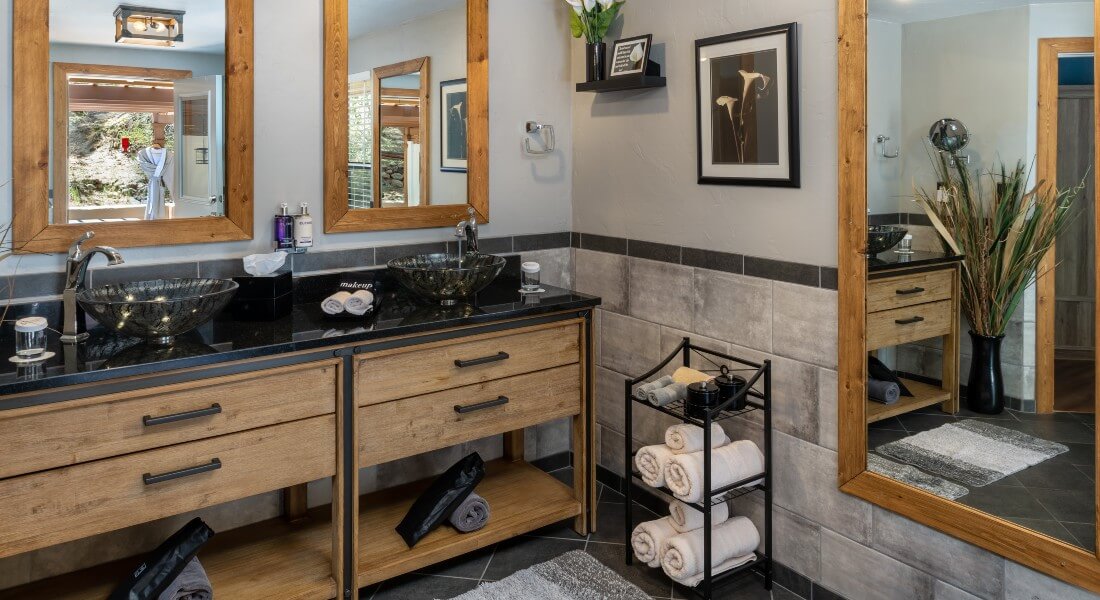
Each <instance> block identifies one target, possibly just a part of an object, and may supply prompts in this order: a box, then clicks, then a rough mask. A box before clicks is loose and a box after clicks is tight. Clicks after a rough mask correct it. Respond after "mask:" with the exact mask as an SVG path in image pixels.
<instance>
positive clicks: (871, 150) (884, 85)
mask: <svg viewBox="0 0 1100 600" xmlns="http://www.w3.org/2000/svg"><path fill="white" fill-rule="evenodd" d="M901 31H902V26H901V25H900V24H898V23H889V22H886V21H879V20H875V19H869V20H868V21H867V156H868V160H867V208H868V209H870V212H871V214H881V213H895V212H898V211H899V210H902V209H901V208H900V207H901V205H902V201H903V199H902V198H901V197H900V196H901V195H902V194H904V193H905V192H904V190H902V189H901V159H900V158H894V159H890V158H882V157H881V156H880V154H881V153H882V146H881V145H880V144H876V142H875V137H876V136H878V135H885V136H889V137H890V138H891V139H890V141H888V142H887V143H886V145H887V146H888V150H889V152H891V153H893V152H896V151H897V150H898V147H899V145H900V144H901V143H902V139H901V138H902V125H901V77H902V73H901Z"/></svg>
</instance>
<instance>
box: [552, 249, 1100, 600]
mask: <svg viewBox="0 0 1100 600" xmlns="http://www.w3.org/2000/svg"><path fill="white" fill-rule="evenodd" d="M586 237H587V236H586ZM632 244H633V242H631V245H632ZM578 246H580V245H579V244H577V243H574V247H575V248H574V251H573V252H574V265H573V268H574V275H573V280H574V281H575V283H576V289H577V291H579V292H583V293H592V294H599V295H601V296H602V297H603V298H604V300H605V303H604V306H603V307H602V308H601V309H599V310H598V311H597V314H598V322H599V329H598V338H599V339H598V341H599V346H600V350H599V352H598V353H597V363H598V366H597V369H596V403H597V404H596V405H597V421H598V425H597V431H596V434H597V443H598V444H599V451H598V457H599V462H600V464H601V465H602V466H603V467H605V468H608V469H610V470H612V471H614V472H615V473H618V474H620V475H621V474H622V473H623V452H624V444H626V436H625V435H624V431H623V430H624V422H623V414H622V403H623V397H622V396H623V381H624V380H625V379H626V377H627V376H633V375H637V374H639V373H642V372H644V371H646V370H648V369H649V368H651V367H652V366H653V365H654V364H656V363H657V362H659V361H660V359H661V358H663V357H664V356H665V355H667V352H668V350H669V349H670V348H671V347H673V346H674V345H675V344H676V343H677V342H678V341H679V339H680V338H682V337H684V336H685V335H687V336H691V337H692V340H693V341H694V342H696V343H699V344H700V345H705V346H707V347H712V348H715V349H717V350H722V351H729V352H731V353H732V354H734V355H741V356H744V357H745V358H749V359H757V360H759V359H762V358H770V359H771V360H772V361H773V365H774V378H775V385H774V388H775V398H774V402H775V420H774V426H775V430H776V433H775V435H774V436H773V440H774V453H775V454H774V459H775V460H774V462H773V465H774V468H775V475H774V479H773V481H774V486H775V488H774V489H775V496H774V500H775V511H774V513H773V517H774V526H775V529H774V532H775V542H776V558H777V559H778V560H779V562H780V563H782V564H783V565H784V566H785V567H787V568H789V569H791V570H793V571H796V572H797V573H798V574H801V575H802V576H804V577H806V578H809V580H812V582H813V584H812V586H811V585H809V584H808V583H806V582H804V581H803V583H806V586H805V587H806V590H809V589H812V590H813V592H812V595H813V597H814V598H831V597H844V598H850V599H851V600H890V599H897V600H922V599H923V600H946V599H964V598H965V599H972V598H981V599H984V600H1059V599H1062V598H1066V599H1072V600H1076V599H1079V598H1097V597H1100V596H1094V595H1092V594H1090V593H1087V592H1084V591H1082V590H1080V589H1078V588H1075V587H1072V586H1069V585H1067V584H1064V583H1061V582H1059V581H1057V580H1054V579H1052V578H1050V577H1047V576H1045V575H1042V574H1039V573H1037V572H1035V571H1032V570H1030V569H1027V568H1025V567H1021V566H1019V565H1017V564H1015V563H1011V562H1008V561H1005V560H1004V559H1002V558H1000V557H998V556H996V555H994V554H991V553H989V552H986V551H985V550H982V549H980V548H977V547H975V546H971V545H970V544H967V543H965V542H961V541H959V540H957V539H955V538H953V537H951V536H947V535H944V534H942V533H939V532H937V531H935V530H933V529H930V528H927V527H925V526H923V525H920V524H918V523H915V522H913V521H910V520H908V519H905V518H904V517H900V516H898V515H895V514H893V513H890V512H888V511H885V510H882V509H880V508H877V507H875V506H873V505H871V504H869V503H867V502H864V501H863V500H861V499H858V498H856V497H854V496H850V495H848V494H845V493H843V492H841V491H839V490H838V489H837V480H836V476H837V454H836V447H837V440H836V435H837V400H836V395H837V374H836V338H837V316H836V315H837V294H836V292H835V291H832V290H829V289H822V288H820V287H811V286H805V285H793V284H790V283H786V282H784V280H783V279H782V278H781V277H772V278H767V279H765V278H758V277H752V276H748V275H745V274H744V271H742V270H740V269H736V270H735V272H734V273H729V272H727V271H729V270H731V269H727V268H723V267H722V266H721V265H723V264H725V265H727V266H729V264H730V261H720V260H718V259H717V258H716V257H714V256H713V255H712V256H710V257H708V258H707V259H698V260H696V259H694V258H693V259H692V260H691V261H690V262H689V261H688V260H684V257H685V255H684V254H682V256H681V259H682V263H681V264H677V265H671V264H661V263H662V262H664V263H671V262H673V261H671V260H663V259H665V258H668V257H669V256H670V255H669V253H667V252H663V251H661V250H654V249H651V248H646V250H647V251H650V250H652V251H651V252H650V255H652V256H655V257H658V258H661V259H662V260H661V261H654V260H649V259H645V258H642V257H640V256H630V255H629V253H628V252H627V250H626V247H625V245H616V244H615V242H614V241H609V240H607V239H603V238H597V239H596V240H595V241H594V242H593V243H592V244H591V245H590V246H600V247H601V248H602V250H601V249H595V248H592V247H589V248H584V247H578ZM683 251H684V252H687V251H688V249H686V248H685V249H683ZM704 267H710V268H704ZM712 269H713V270H712ZM689 281H690V282H691V289H690V293H688V289H687V286H688V282H689ZM655 415H657V416H655ZM659 417H660V418H659ZM666 425H667V420H666V418H664V417H663V415H661V413H657V412H656V411H647V410H638V411H635V429H634V431H633V432H632V433H633V435H632V436H631V440H630V443H631V446H632V447H635V448H636V447H638V446H641V445H643V444H646V443H653V442H654V441H656V440H657V439H660V435H661V432H662V429H663V427H664V426H666ZM724 426H725V427H726V429H727V431H728V433H729V434H730V435H731V436H733V437H736V438H743V439H745V438H747V439H753V440H756V441H757V443H761V442H762V432H761V421H760V419H759V416H758V413H749V415H748V416H747V417H746V418H735V419H731V420H729V421H727V422H725V423H724ZM734 508H735V510H737V511H738V512H739V513H741V514H746V515H748V516H750V517H752V518H754V519H756V520H759V518H760V514H761V510H762V499H760V498H759V494H754V495H750V496H746V497H743V498H742V499H739V500H738V504H737V506H735V507H734ZM791 585H792V586H793V587H803V586H797V585H794V583H792V584H791ZM795 591H798V590H795ZM830 592H832V594H830ZM798 593H800V594H802V595H803V597H809V596H808V594H807V592H806V591H801V592H798ZM783 594H787V591H784V592H783ZM790 595H791V594H788V595H784V596H783V597H789V596H790ZM776 597H780V596H779V595H778V594H777V596H776Z"/></svg>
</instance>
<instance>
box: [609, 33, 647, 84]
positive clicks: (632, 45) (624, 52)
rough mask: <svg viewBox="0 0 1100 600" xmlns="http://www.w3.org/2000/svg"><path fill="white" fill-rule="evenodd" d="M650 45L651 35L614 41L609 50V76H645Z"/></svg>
mask: <svg viewBox="0 0 1100 600" xmlns="http://www.w3.org/2000/svg"><path fill="white" fill-rule="evenodd" d="M652 45H653V35H652V34H646V35H640V36H638V37H633V38H626V39H622V40H618V41H616V42H615V44H614V45H613V46H612V49H611V73H610V76H611V77H622V76H624V75H645V74H646V67H647V65H648V64H649V48H650V46H652Z"/></svg>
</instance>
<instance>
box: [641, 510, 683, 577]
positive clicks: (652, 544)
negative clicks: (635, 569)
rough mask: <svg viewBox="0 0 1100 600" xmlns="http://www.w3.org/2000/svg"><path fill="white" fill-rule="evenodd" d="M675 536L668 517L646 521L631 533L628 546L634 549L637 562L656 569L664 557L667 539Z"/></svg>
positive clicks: (675, 533) (674, 529)
mask: <svg viewBox="0 0 1100 600" xmlns="http://www.w3.org/2000/svg"><path fill="white" fill-rule="evenodd" d="M677 534H678V532H677V531H676V528H675V527H674V526H673V524H672V519H671V518H670V517H663V518H660V519H657V520H656V521H646V522H645V523H639V524H638V526H637V527H635V528H634V531H633V532H631V534H630V546H631V547H632V548H634V556H636V557H638V560H640V561H642V562H644V563H645V564H647V565H649V566H651V567H653V568H657V567H660V566H661V557H662V556H664V553H665V546H666V544H667V542H668V540H669V538H671V537H672V536H674V535H677Z"/></svg>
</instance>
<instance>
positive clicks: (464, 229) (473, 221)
mask: <svg viewBox="0 0 1100 600" xmlns="http://www.w3.org/2000/svg"><path fill="white" fill-rule="evenodd" d="M466 212H467V213H468V214H469V215H470V218H468V219H466V220H465V221H461V222H460V223H459V224H458V227H457V228H455V237H456V238H458V255H459V257H462V256H466V255H467V254H471V253H472V254H477V252H478V250H477V211H475V210H474V207H472V206H471V207H469V208H467V209H466ZM463 241H465V242H466V248H465V250H463V247H462V245H463V244H462V242H463Z"/></svg>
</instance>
